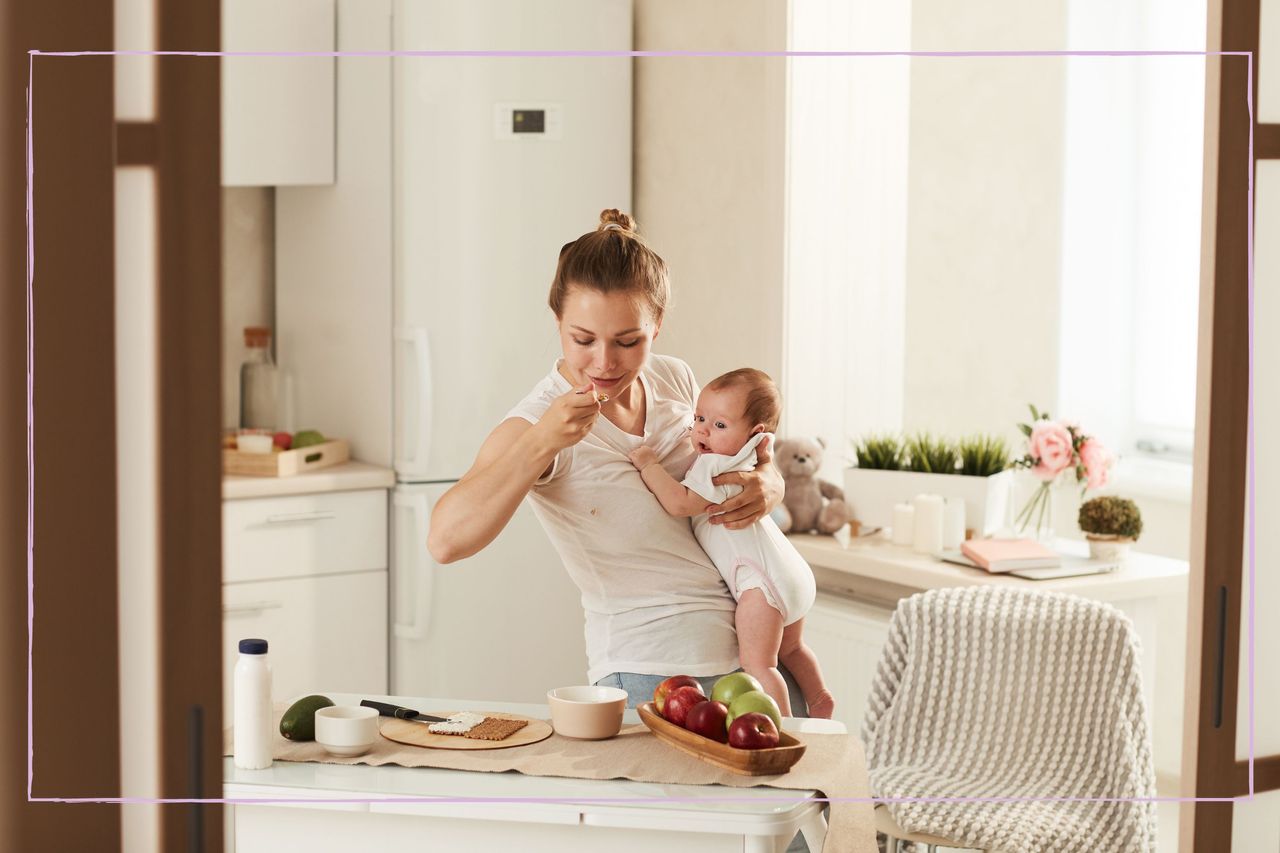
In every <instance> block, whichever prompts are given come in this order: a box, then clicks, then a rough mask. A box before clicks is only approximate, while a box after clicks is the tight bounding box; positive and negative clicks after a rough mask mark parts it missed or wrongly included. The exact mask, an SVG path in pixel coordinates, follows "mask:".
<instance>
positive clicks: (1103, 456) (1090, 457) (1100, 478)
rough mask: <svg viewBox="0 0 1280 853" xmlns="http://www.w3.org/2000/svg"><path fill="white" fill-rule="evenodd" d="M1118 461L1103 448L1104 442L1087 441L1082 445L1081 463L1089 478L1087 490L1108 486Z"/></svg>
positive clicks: (1092, 439) (1093, 439)
mask: <svg viewBox="0 0 1280 853" xmlns="http://www.w3.org/2000/svg"><path fill="white" fill-rule="evenodd" d="M1115 461H1116V458H1115V456H1113V455H1112V454H1111V451H1110V450H1107V449H1106V448H1105V447H1103V446H1102V442H1100V441H1098V440H1097V439H1096V438H1091V439H1089V440H1087V441H1086V442H1085V443H1084V444H1082V445H1080V462H1081V464H1082V465H1084V472H1085V476H1086V477H1088V483H1087V484H1086V485H1085V488H1086V489H1101V488H1102V487H1103V486H1105V485H1106V484H1107V480H1109V479H1110V477H1111V465H1112V463H1114V462H1115Z"/></svg>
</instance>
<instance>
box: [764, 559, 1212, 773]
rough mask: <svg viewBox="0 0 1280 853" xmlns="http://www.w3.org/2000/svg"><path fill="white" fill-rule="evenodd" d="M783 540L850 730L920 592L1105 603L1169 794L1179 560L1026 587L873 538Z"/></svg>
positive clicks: (1178, 703)
mask: <svg viewBox="0 0 1280 853" xmlns="http://www.w3.org/2000/svg"><path fill="white" fill-rule="evenodd" d="M788 538H789V539H790V540H791V542H792V544H794V545H795V546H796V549H797V550H798V551H799V552H800V554H801V555H802V556H803V557H804V558H805V560H806V561H808V563H809V565H810V566H811V567H812V568H813V574H814V578H815V580H816V581H817V584H818V593H819V594H818V606H816V607H815V608H814V610H813V611H811V613H810V615H809V617H808V618H807V619H806V620H805V637H806V640H807V642H808V643H809V645H810V646H811V647H812V648H813V649H814V651H815V652H816V653H817V654H818V657H819V658H820V659H821V660H822V661H823V664H824V670H825V671H826V675H827V680H828V682H829V685H828V686H829V688H830V689H831V691H832V693H834V694H835V695H836V713H837V715H842V714H843V715H847V716H846V717H845V722H846V723H848V724H849V725H850V727H853V726H855V725H856V724H857V723H858V722H859V721H860V720H861V717H862V714H863V713H864V709H865V707H866V699H867V695H868V692H869V691H870V688H871V683H872V680H873V678H874V675H875V671H876V667H877V665H878V661H879V657H880V654H881V651H882V648H883V645H884V641H885V638H886V637H887V636H888V628H889V620H890V616H891V613H892V611H893V609H894V608H895V607H897V604H898V602H899V601H900V600H901V599H903V598H905V597H907V596H911V595H915V594H916V593H919V592H924V591H926V590H930V589H942V588H946V587H957V586H979V585H982V586H988V585H1000V586H1014V587H1019V588H1021V589H1034V590H1043V591H1051V592H1066V593H1071V594H1074V595H1079V596H1081V597H1083V598H1090V599H1093V600H1095V601H1105V602H1107V603H1108V604H1111V605H1113V606H1115V607H1117V608H1119V609H1120V610H1121V611H1123V612H1124V613H1125V614H1126V615H1127V616H1128V617H1129V619H1130V620H1131V621H1132V623H1133V626H1134V629H1135V630H1136V631H1137V633H1138V637H1139V639H1140V642H1141V646H1142V650H1143V654H1142V680H1143V691H1144V693H1145V695H1146V698H1147V706H1148V708H1160V709H1161V710H1160V712H1159V713H1158V714H1152V718H1151V723H1152V729H1153V733H1154V734H1153V740H1154V746H1155V761H1156V769H1157V771H1158V773H1159V774H1160V777H1161V779H1162V788H1163V790H1168V791H1176V790H1177V783H1176V779H1177V776H1178V773H1179V771H1180V768H1181V762H1182V696H1183V694H1184V691H1185V672H1184V669H1185V663H1184V654H1183V653H1184V650H1185V648H1186V624H1187V583H1188V577H1189V567H1188V565H1187V563H1186V562H1185V561H1182V560H1173V559H1169V558H1167V557H1158V556H1155V555H1152V554H1142V553H1139V552H1136V551H1130V552H1129V556H1128V559H1127V561H1126V562H1125V564H1124V565H1123V566H1121V567H1120V568H1119V569H1116V570H1115V571H1112V572H1107V573H1106V574H1098V575H1082V576H1079V577H1073V578H1059V579H1056V580H1041V581H1034V580H1027V579H1026V578H1019V577H1014V576H1013V575H1007V574H991V573H989V572H986V571H984V570H982V569H976V568H970V567H968V566H961V565H956V564H954V563H944V562H942V561H941V560H937V559H934V558H933V557H931V556H928V555H925V554H918V553H916V552H915V551H914V550H912V549H911V548H910V547H907V546H904V545H894V544H893V543H892V542H891V541H890V540H888V539H886V538H885V537H883V536H882V535H880V534H874V535H871V536H866V537H857V538H850V537H848V536H845V535H842V536H841V537H840V538H839V539H837V538H836V537H833V536H819V535H815V534H793V535H791V536H790V537H788ZM1053 547H1054V549H1056V550H1058V551H1060V552H1062V553H1064V554H1074V555H1078V556H1085V555H1087V554H1088V543H1086V542H1081V541H1076V540H1068V539H1058V540H1055V541H1054V542H1053ZM842 706H843V711H842Z"/></svg>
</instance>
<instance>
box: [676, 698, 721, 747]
mask: <svg viewBox="0 0 1280 853" xmlns="http://www.w3.org/2000/svg"><path fill="white" fill-rule="evenodd" d="M728 716H729V708H728V706H727V705H725V704H724V703H723V702H713V701H711V700H710V699H708V700H706V701H705V702H699V703H698V704H697V705H694V706H693V707H692V708H690V709H689V715H688V716H687V717H686V718H685V721H684V727H685V728H686V729H688V730H689V731H691V732H693V733H694V734H700V735H702V736H703V737H705V738H711V739H712V740H714V741H718V742H720V743H726V742H727V741H728V740H729V733H728V732H727V731H725V724H724V721H725V719H726V718H728Z"/></svg>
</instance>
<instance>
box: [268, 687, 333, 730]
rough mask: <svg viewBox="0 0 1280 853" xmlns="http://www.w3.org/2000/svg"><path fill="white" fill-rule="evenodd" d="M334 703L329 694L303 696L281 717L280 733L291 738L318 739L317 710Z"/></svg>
mask: <svg viewBox="0 0 1280 853" xmlns="http://www.w3.org/2000/svg"><path fill="white" fill-rule="evenodd" d="M331 705H333V700H332V699H330V698H329V697H328V696H319V695H313V696H303V697H302V698H301V699H299V700H298V701H297V702H294V703H293V704H292V705H290V706H289V710H287V711H285V712H284V716H283V717H281V718H280V734H282V735H284V736H285V737H286V738H288V739H289V740H315V739H316V711H319V710H320V709H321V708H328V707H330V706H331Z"/></svg>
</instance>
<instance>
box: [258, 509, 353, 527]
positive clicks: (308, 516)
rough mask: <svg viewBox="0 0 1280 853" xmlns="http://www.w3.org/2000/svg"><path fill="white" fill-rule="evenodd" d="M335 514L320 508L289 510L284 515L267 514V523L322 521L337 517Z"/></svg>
mask: <svg viewBox="0 0 1280 853" xmlns="http://www.w3.org/2000/svg"><path fill="white" fill-rule="evenodd" d="M337 517H338V516H337V514H336V513H333V512H328V511H326V510H321V511H319V512H291V513H287V514H285V515H268V516H267V524H292V523H294V522H296V521H323V520H325V519H326V518H337Z"/></svg>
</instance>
